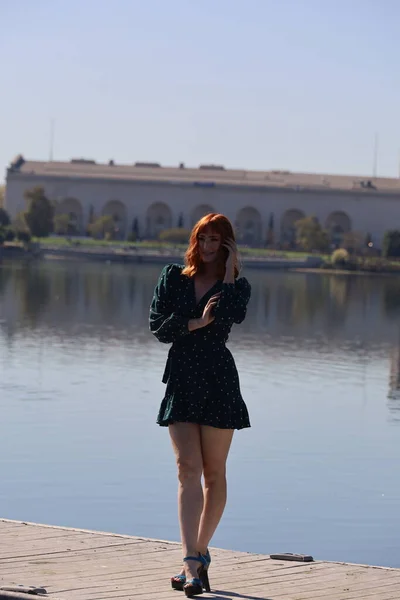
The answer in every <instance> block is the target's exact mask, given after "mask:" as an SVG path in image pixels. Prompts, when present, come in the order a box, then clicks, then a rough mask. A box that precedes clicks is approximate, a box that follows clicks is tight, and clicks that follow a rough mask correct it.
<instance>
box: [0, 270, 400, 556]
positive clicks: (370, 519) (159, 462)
mask: <svg viewBox="0 0 400 600" xmlns="http://www.w3.org/2000/svg"><path fill="white" fill-rule="evenodd" d="M160 268H161V266H151V267H150V266H140V265H132V266H128V265H115V264H114V265H107V264H97V263H87V264H83V263H78V262H77V263H66V262H57V261H54V262H43V263H36V264H30V265H22V264H19V263H14V264H8V265H6V264H3V265H1V266H0V411H1V414H2V425H3V428H2V436H1V438H0V455H1V456H2V457H4V458H3V461H2V481H3V483H4V485H5V489H6V493H5V494H3V498H2V506H3V508H2V510H3V515H4V516H5V517H9V518H16V519H26V520H31V521H38V522H53V523H55V524H65V525H71V526H76V527H85V528H89V529H100V530H108V531H119V532H121V533H132V534H135V535H144V536H150V537H154V538H157V539H176V537H177V527H176V514H175V509H176V507H175V493H176V492H175V473H174V471H175V465H174V461H173V456H172V453H170V452H169V447H168V436H167V435H165V433H166V432H165V431H160V430H159V428H156V427H155V417H156V413H157V410H158V405H159V401H160V399H161V397H162V394H163V393H164V387H163V385H162V383H161V381H160V379H161V375H162V372H163V368H164V364H165V359H166V353H167V347H166V346H165V345H162V344H158V343H157V341H156V340H154V339H153V338H152V336H150V334H149V331H148V326H147V319H148V307H149V303H150V300H151V297H152V293H153V288H154V285H155V283H156V280H157V277H158V274H159V272H160ZM247 276H248V278H249V279H250V281H251V284H252V288H253V295H252V299H251V303H250V306H249V312H248V318H247V319H246V321H245V322H244V323H243V324H242V326H241V327H238V328H236V329H234V332H233V334H232V341H233V344H232V350H233V351H234V354H235V357H236V359H237V362H238V366H239V371H240V376H241V383H242V388H243V394H244V397H245V399H246V401H247V402H248V405H249V409H250V414H251V419H252V425H253V427H252V429H251V430H248V431H245V432H241V434H240V435H238V436H237V439H236V440H235V444H234V446H233V449H232V454H231V458H230V461H231V462H230V468H231V474H230V485H231V488H232V495H231V501H230V504H229V507H228V511H227V513H226V517H225V520H224V523H223V524H222V528H221V529H220V530H219V533H218V537H217V538H216V539H215V545H217V546H218V545H220V546H224V547H227V548H237V549H242V550H250V551H255V552H264V553H268V552H269V551H274V550H276V549H277V548H278V549H281V548H282V547H283V548H286V549H288V551H293V552H311V553H312V554H314V555H315V556H316V557H317V558H321V559H327V560H347V561H350V562H359V563H372V564H386V565H390V566H399V563H398V556H400V546H399V537H398V531H399V528H400V516H399V511H398V504H399V500H400V483H399V481H398V478H396V477H393V473H394V472H397V471H396V469H398V464H399V461H400V446H399V441H398V434H399V427H400V394H399V392H400V332H399V310H400V294H399V292H400V280H399V279H396V278H394V277H393V278H391V277H355V276H339V277H337V276H332V275H328V274H304V273H279V272H276V273H275V272H265V273H263V272H259V271H251V270H249V271H248V272H247ZM16 432H17V433H18V435H16ZM21 439H24V440H25V442H24V444H22V445H21V443H20V440H21ZM138 457H140V458H139V459H138ZM143 464H144V465H145V466H146V468H143ZM27 482H28V483H31V484H32V485H31V486H30V490H31V493H30V494H29V495H28V496H27V494H26V485H27ZM160 489H162V490H163V494H162V495H161V496H160V494H159V490H160ZM138 490H140V493H138ZM249 490H250V492H249ZM253 490H257V493H252V491H253ZM249 507H250V508H249Z"/></svg>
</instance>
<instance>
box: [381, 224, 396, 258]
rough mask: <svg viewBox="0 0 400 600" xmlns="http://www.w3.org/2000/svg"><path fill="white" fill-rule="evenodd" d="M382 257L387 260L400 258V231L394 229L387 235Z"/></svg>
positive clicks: (384, 240)
mask: <svg viewBox="0 0 400 600" xmlns="http://www.w3.org/2000/svg"><path fill="white" fill-rule="evenodd" d="M382 255H383V256H384V257H385V258H388V257H397V256H400V230H397V229H392V230H390V231H387V232H386V233H385V236H384V238H383V247H382Z"/></svg>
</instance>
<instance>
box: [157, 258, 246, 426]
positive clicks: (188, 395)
mask: <svg viewBox="0 0 400 600" xmlns="http://www.w3.org/2000/svg"><path fill="white" fill-rule="evenodd" d="M182 269H183V266H181V265H175V264H172V265H167V266H166V267H165V268H164V269H163V270H162V272H161V275H160V278H159V280H158V283H157V286H156V288H155V290H154V297H153V300H152V303H151V307H150V331H151V332H152V333H153V334H154V335H155V337H156V338H157V339H158V340H159V341H160V342H163V343H165V344H170V343H172V346H171V348H170V350H169V353H168V360H167V364H166V367H165V371H164V376H163V379H162V380H163V383H166V391H165V396H164V399H163V400H162V402H161V406H160V410H159V413H158V419H157V423H158V424H159V425H161V426H167V425H169V424H170V423H174V422H186V423H198V424H200V425H210V426H212V427H218V428H221V429H243V428H244V427H250V421H249V415H248V412H247V407H246V404H245V403H244V401H243V398H242V395H241V392H240V385H239V376H238V372H237V369H236V365H235V361H234V359H233V356H232V354H231V353H230V351H229V350H228V348H227V347H226V342H227V340H228V337H229V333H230V330H231V328H232V325H233V324H234V323H241V322H242V321H243V320H244V318H245V316H246V309H247V304H248V301H249V299H250V294H251V287H250V284H249V282H248V281H247V279H245V278H244V277H241V278H240V279H237V280H236V281H235V283H223V282H222V281H218V282H217V283H216V284H215V285H214V286H213V287H212V288H211V289H210V290H209V291H208V292H207V293H206V294H205V295H204V296H203V298H201V300H200V302H199V303H198V304H197V303H196V295H195V288H194V279H193V278H192V277H187V276H186V275H182ZM217 292H221V296H220V299H219V301H218V304H217V306H216V308H215V311H214V314H215V320H214V321H213V322H212V323H211V324H210V325H208V326H206V327H202V328H201V329H196V330H195V331H189V329H188V322H189V320H190V319H196V318H199V317H201V315H202V314H203V310H204V307H205V305H206V304H207V302H208V300H209V299H210V298H211V296H213V295H214V294H216V293H217Z"/></svg>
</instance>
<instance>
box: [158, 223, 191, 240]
mask: <svg viewBox="0 0 400 600" xmlns="http://www.w3.org/2000/svg"><path fill="white" fill-rule="evenodd" d="M158 237H159V239H160V240H161V241H162V242H171V243H173V244H187V243H188V241H189V237H190V231H188V230H187V229H183V228H181V227H177V228H176V229H164V230H163V231H161V233H160V235H159V236H158Z"/></svg>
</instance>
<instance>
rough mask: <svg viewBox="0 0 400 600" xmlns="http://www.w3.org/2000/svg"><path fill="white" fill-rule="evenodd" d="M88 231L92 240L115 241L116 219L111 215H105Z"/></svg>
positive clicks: (91, 225) (92, 224)
mask: <svg viewBox="0 0 400 600" xmlns="http://www.w3.org/2000/svg"><path fill="white" fill-rule="evenodd" d="M88 231H89V233H90V235H91V236H92V238H95V239H99V238H103V239H108V240H111V239H113V235H114V233H115V223H114V219H113V218H112V217H111V216H109V215H104V216H103V217H99V218H98V219H96V221H95V222H94V223H91V224H90V225H89V226H88Z"/></svg>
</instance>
